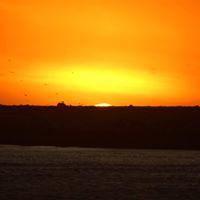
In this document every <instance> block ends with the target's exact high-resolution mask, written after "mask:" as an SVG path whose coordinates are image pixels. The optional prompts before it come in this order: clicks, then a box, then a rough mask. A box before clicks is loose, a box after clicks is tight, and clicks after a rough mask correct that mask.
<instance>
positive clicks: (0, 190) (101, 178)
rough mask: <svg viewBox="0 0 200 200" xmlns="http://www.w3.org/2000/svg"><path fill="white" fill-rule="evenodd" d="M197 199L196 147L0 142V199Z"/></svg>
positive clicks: (199, 180) (199, 185) (198, 157)
mask: <svg viewBox="0 0 200 200" xmlns="http://www.w3.org/2000/svg"><path fill="white" fill-rule="evenodd" d="M15 199H19V200H24V199H25V200H32V199H37V200H46V199H47V200H51V199H53V200H60V199H63V200H64V199H65V200H68V199H69V200H74V199H81V200H82V199H83V200H90V199H104V200H107V199H108V200H112V199H114V200H115V199H116V200H117V199H127V200H131V199H136V200H149V199H152V200H157V199H167V200H173V199H177V200H181V199H184V200H186V199H187V200H188V199H200V152H199V151H174V150H117V149H87V148H58V147H19V146H0V200H15Z"/></svg>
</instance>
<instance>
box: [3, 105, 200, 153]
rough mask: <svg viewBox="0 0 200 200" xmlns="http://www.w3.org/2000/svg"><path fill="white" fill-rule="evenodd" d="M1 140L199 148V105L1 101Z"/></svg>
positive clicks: (39, 143) (14, 142)
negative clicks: (71, 104)
mask: <svg viewBox="0 0 200 200" xmlns="http://www.w3.org/2000/svg"><path fill="white" fill-rule="evenodd" d="M0 133H1V134H0V144H16V145H56V146H79V147H103V148H104V147H110V148H153V149H200V108H199V107H198V106H196V107H109V108H96V107H66V108H63V107H61V108H59V107H54V106H50V107H42V106H0Z"/></svg>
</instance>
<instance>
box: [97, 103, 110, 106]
mask: <svg viewBox="0 0 200 200" xmlns="http://www.w3.org/2000/svg"><path fill="white" fill-rule="evenodd" d="M95 106H96V107H110V106H112V105H111V104H109V103H99V104H96V105H95Z"/></svg>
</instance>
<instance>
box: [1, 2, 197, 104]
mask: <svg viewBox="0 0 200 200" xmlns="http://www.w3.org/2000/svg"><path fill="white" fill-rule="evenodd" d="M199 10H200V1H199V0H190V1H188V0H140V1H134V0H56V1H53V0H0V27H1V29H0V44H1V45H0V87H1V89H0V104H40V105H49V104H56V103H57V102H59V101H65V102H66V103H67V104H74V105H78V104H82V105H94V104H97V103H101V102H107V103H110V104H112V105H129V104H133V105H196V104H200V37H199V36H200V12H199Z"/></svg>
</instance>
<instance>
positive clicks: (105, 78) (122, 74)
mask: <svg viewBox="0 0 200 200" xmlns="http://www.w3.org/2000/svg"><path fill="white" fill-rule="evenodd" d="M93 66H94V67H93ZM93 66H84V65H81V66H72V67H69V66H68V67H67V70H66V69H65V68H64V67H62V69H61V70H59V69H58V70H56V71H55V70H52V71H51V70H49V69H48V70H46V71H43V73H41V77H42V79H43V81H45V82H49V83H52V84H54V85H57V87H61V88H68V89H69V88H71V89H73V90H76V91H80V92H95V93H104V94H106V93H112V94H124V93H125V94H138V95H147V94H154V93H159V94H162V93H164V92H166V90H167V89H169V87H170V86H169V85H166V84H165V81H164V80H163V79H162V78H160V77H158V76H153V75H152V74H150V73H146V72H143V71H133V70H127V69H124V70H123V69H122V67H121V68H117V67H115V68H113V67H112V66H110V67H109V66H106V67H105V66H99V65H95V64H93ZM40 72H41V71H40ZM38 73H39V72H38Z"/></svg>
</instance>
